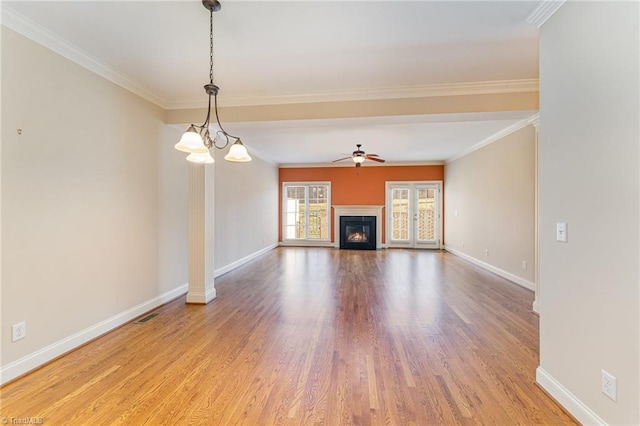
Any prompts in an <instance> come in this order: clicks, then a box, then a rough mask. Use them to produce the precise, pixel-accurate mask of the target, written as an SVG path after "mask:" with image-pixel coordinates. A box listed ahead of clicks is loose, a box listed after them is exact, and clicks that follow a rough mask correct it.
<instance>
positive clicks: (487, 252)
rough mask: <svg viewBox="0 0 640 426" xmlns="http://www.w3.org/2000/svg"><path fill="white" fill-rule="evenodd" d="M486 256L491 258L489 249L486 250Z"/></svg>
mask: <svg viewBox="0 0 640 426" xmlns="http://www.w3.org/2000/svg"><path fill="white" fill-rule="evenodd" d="M484 255H485V256H487V257H489V249H486V250H485V251H484Z"/></svg>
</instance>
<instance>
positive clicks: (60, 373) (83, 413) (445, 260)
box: [0, 248, 575, 425]
mask: <svg viewBox="0 0 640 426" xmlns="http://www.w3.org/2000/svg"><path fill="white" fill-rule="evenodd" d="M216 289H217V293H218V298H217V299H215V300H214V301H213V302H211V303H210V304H209V305H207V306H198V305H185V299H184V297H182V298H179V299H177V300H176V301H174V302H171V303H169V304H167V305H165V306H163V307H161V308H159V309H157V310H156V312H159V315H158V316H156V317H155V318H153V319H151V320H150V321H148V322H147V323H145V324H133V323H131V324H127V325H125V326H123V327H121V328H119V329H117V330H115V331H114V332H112V333H109V334H107V335H105V336H103V337H101V338H100V339H98V340H96V341H94V342H92V343H90V344H88V345H86V346H84V347H82V348H80V349H78V350H76V351H74V352H72V353H70V354H68V355H66V356H64V357H62V358H60V359H58V360H56V361H54V362H52V363H51V364H49V365H47V366H45V367H43V368H41V369H39V370H37V371H35V372H33V373H31V374H30V375H27V376H25V377H23V378H21V379H19V380H17V381H15V382H13V383H9V384H8V385H6V386H4V387H3V388H2V389H1V392H2V395H1V397H0V402H1V404H2V405H1V415H2V416H4V417H14V418H21V417H42V418H44V424H46V425H112V424H126V425H142V424H149V425H181V424H185V425H197V424H202V425H237V424H243V425H312V424H313V425H348V424H362V425H368V424H372V425H381V424H384V425H409V424H411V425H436V424H446V425H455V424H461V425H467V424H479V425H516V424H523V425H531V424H550V425H559V424H575V423H574V421H573V420H572V419H571V418H570V417H569V416H567V415H566V414H565V413H564V412H563V411H562V410H561V409H560V408H559V407H558V406H557V405H556V404H555V403H554V402H553V401H552V400H551V399H550V398H549V397H547V396H546V395H545V394H544V393H543V392H542V391H541V390H540V389H539V388H538V387H537V386H536V385H535V384H534V374H535V368H536V367H537V366H538V318H537V316H535V315H534V314H532V313H531V312H530V310H531V304H532V302H533V294H532V293H531V292H530V291H528V290H525V289H523V288H521V287H518V286H517V285H514V284H511V283H509V282H507V281H505V280H503V279H501V278H499V277H497V276H495V275H493V274H491V273H488V272H486V271H483V270H481V269H479V268H476V267H475V266H473V265H471V264H469V263H467V262H465V261H464V260H462V259H460V258H458V257H455V256H453V255H451V254H448V253H444V252H439V251H408V250H386V251H348V250H332V249H325V248H278V249H276V250H273V251H271V252H269V253H267V254H266V255H264V256H262V257H260V258H258V259H256V260H254V261H253V262H251V263H249V264H247V265H245V266H243V267H241V268H238V269H236V270H234V271H232V272H230V273H228V274H226V275H224V276H222V277H220V278H219V279H217V280H216Z"/></svg>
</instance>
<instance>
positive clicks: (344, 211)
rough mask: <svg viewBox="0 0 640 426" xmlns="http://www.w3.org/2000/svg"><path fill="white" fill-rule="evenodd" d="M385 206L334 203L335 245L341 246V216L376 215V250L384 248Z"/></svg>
mask: <svg viewBox="0 0 640 426" xmlns="http://www.w3.org/2000/svg"><path fill="white" fill-rule="evenodd" d="M383 207H384V206H346V205H339V206H336V205H335V204H334V205H333V246H334V247H335V248H340V216H375V217H376V250H379V249H381V248H382V208H383Z"/></svg>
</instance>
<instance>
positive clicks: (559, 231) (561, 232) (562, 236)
mask: <svg viewBox="0 0 640 426" xmlns="http://www.w3.org/2000/svg"><path fill="white" fill-rule="evenodd" d="M556 240H558V241H560V242H562V243H566V242H567V224H566V223H564V222H558V223H556Z"/></svg>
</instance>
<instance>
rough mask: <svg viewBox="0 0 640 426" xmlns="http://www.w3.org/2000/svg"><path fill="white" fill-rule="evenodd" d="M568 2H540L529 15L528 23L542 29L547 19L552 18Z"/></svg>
mask: <svg viewBox="0 0 640 426" xmlns="http://www.w3.org/2000/svg"><path fill="white" fill-rule="evenodd" d="M565 2H566V0H544V1H540V2H538V5H537V6H536V7H535V8H534V9H533V10H532V11H531V12H530V13H529V16H527V19H526V21H527V22H528V23H529V24H532V25H535V26H536V27H538V28H540V27H541V26H542V24H544V23H545V22H546V21H547V19H549V18H551V17H552V16H553V14H554V13H556V12H557V11H558V9H560V8H561V7H562V6H563V5H564V4H565Z"/></svg>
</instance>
